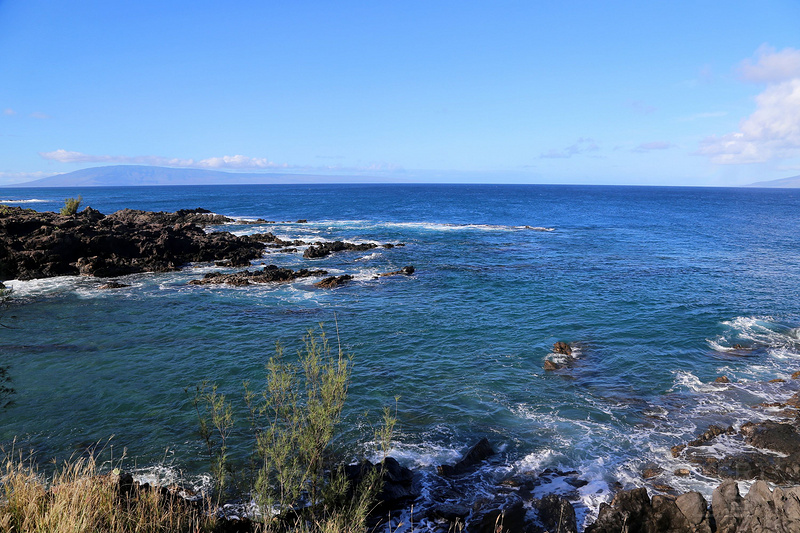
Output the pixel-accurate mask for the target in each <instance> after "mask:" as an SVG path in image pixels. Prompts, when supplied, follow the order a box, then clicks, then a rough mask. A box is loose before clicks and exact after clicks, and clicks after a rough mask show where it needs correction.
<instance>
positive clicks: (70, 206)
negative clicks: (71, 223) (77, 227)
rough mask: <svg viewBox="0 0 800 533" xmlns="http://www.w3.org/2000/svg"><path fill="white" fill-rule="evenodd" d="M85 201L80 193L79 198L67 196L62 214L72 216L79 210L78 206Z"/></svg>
mask: <svg viewBox="0 0 800 533" xmlns="http://www.w3.org/2000/svg"><path fill="white" fill-rule="evenodd" d="M81 202H83V196H81V195H78V197H77V198H67V199H66V200H64V207H62V208H61V214H62V215H64V216H65V217H71V216H72V215H74V214H75V213H77V212H78V208H79V207H80V205H81Z"/></svg>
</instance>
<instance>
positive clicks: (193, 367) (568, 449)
mask: <svg viewBox="0 0 800 533" xmlns="http://www.w3.org/2000/svg"><path fill="white" fill-rule="evenodd" d="M77 194H82V195H83V198H84V203H85V204H86V205H90V206H92V207H94V208H96V209H99V210H100V211H102V212H104V213H111V212H113V211H115V210H117V209H122V208H124V207H131V208H136V209H147V210H166V211H174V210H176V209H181V208H194V207H204V208H207V209H210V210H212V211H214V212H216V213H221V214H224V215H227V216H231V217H247V218H258V217H261V218H264V219H267V220H276V221H283V220H286V221H294V220H297V219H301V218H303V219H308V221H309V222H308V223H307V224H298V223H294V222H285V223H283V222H279V223H274V224H261V225H251V226H226V227H224V228H213V229H215V230H220V229H224V230H229V231H233V232H235V233H238V234H245V233H255V232H264V231H271V232H273V233H275V234H276V235H278V236H281V237H284V238H287V239H296V238H299V239H303V240H306V241H309V240H311V241H316V240H337V239H338V240H349V241H355V242H376V243H387V242H389V243H401V242H402V243H405V244H406V246H404V247H396V248H393V249H376V250H373V251H371V252H343V253H339V254H334V255H332V256H329V257H328V258H324V259H319V260H306V259H303V257H302V250H301V252H300V253H297V254H280V253H271V254H267V255H265V257H264V259H263V261H264V262H266V263H274V264H277V265H279V266H287V267H291V268H302V267H313V268H324V269H326V270H329V271H330V272H331V273H334V274H340V273H348V274H352V275H354V276H355V277H356V281H355V282H354V283H352V284H350V285H347V286H343V287H341V288H338V289H335V290H320V289H316V288H314V287H313V285H312V283H313V280H304V281H298V282H296V283H292V284H288V285H277V286H250V287H242V288H232V287H216V286H190V285H187V282H188V281H189V280H192V279H196V278H199V277H202V275H203V274H204V273H206V272H209V271H213V270H225V269H220V268H217V267H214V266H212V265H206V264H203V265H190V266H187V267H186V268H185V269H184V270H182V271H180V272H175V273H166V274H138V275H133V276H128V277H125V278H122V279H121V281H123V282H125V283H129V284H131V285H132V286H131V287H130V288H127V289H122V290H115V291H101V290H98V288H97V287H98V286H99V285H100V284H101V283H102V282H101V281H100V280H95V279H89V278H78V277H66V278H56V279H48V280H37V281H30V282H19V281H12V282H10V283H7V284H8V285H10V286H12V287H13V288H14V290H15V296H16V298H15V300H14V303H13V306H12V308H11V309H10V310H9V311H7V312H6V315H5V317H4V322H5V323H7V324H8V325H9V326H11V327H12V329H2V330H0V357H2V363H3V364H8V365H10V373H11V375H12V377H13V380H14V386H15V388H16V389H17V391H18V393H17V394H16V397H15V402H16V403H15V405H14V406H13V407H11V408H9V409H7V410H6V411H4V412H2V413H0V416H2V420H3V422H2V427H0V442H3V443H6V446H8V445H9V444H10V443H11V442H12V441H13V440H14V439H15V438H16V441H17V444H16V446H17V447H25V448H31V449H33V450H35V451H36V452H37V454H39V456H41V457H54V456H57V457H63V456H67V455H69V454H70V453H72V452H73V451H74V450H77V449H80V448H81V447H85V446H86V445H87V444H89V443H92V442H95V441H100V440H105V439H107V438H108V437H110V436H111V435H113V436H114V437H113V439H112V443H113V444H114V446H115V450H121V449H122V448H123V447H127V449H128V454H129V459H130V461H131V463H135V465H136V466H137V467H139V468H141V469H143V470H146V469H147V468H151V467H155V466H157V465H159V466H161V465H165V464H166V465H167V466H169V467H171V468H173V469H176V470H180V471H182V472H183V473H184V475H185V476H187V477H189V478H191V477H192V476H198V475H200V474H203V473H204V472H205V471H206V470H207V467H206V464H205V462H204V460H203V459H202V457H201V446H200V443H199V442H198V440H197V430H196V426H197V424H196V419H195V417H194V414H193V412H192V410H191V405H190V402H189V399H188V398H187V395H186V393H185V392H184V389H185V388H186V387H192V386H193V385H195V384H196V383H198V382H199V381H201V380H203V379H210V380H213V381H215V382H217V383H218V384H219V386H220V388H221V389H222V390H223V391H225V392H226V393H228V395H229V396H230V397H231V398H233V399H234V400H235V402H236V404H237V406H239V407H241V399H240V398H241V382H242V381H243V380H251V381H252V382H254V383H257V382H258V380H259V379H261V377H262V376H263V365H264V363H265V362H266V360H267V358H268V357H269V356H270V355H271V354H272V353H273V349H274V343H275V342H276V341H281V342H282V343H283V344H284V345H286V346H287V347H289V348H294V347H296V346H298V345H299V343H298V341H299V339H300V338H301V337H302V335H303V334H304V332H305V331H306V330H307V329H308V328H312V327H315V326H316V325H317V324H318V323H320V322H324V323H325V327H326V330H327V331H328V333H329V334H334V331H335V326H334V320H336V321H337V322H338V327H339V331H340V336H341V341H342V343H343V345H344V347H345V350H346V351H347V352H349V353H352V354H353V357H354V360H355V367H354V371H353V383H352V387H351V390H350V396H349V400H348V407H347V412H346V419H347V424H346V430H345V432H344V435H343V436H342V438H341V439H340V440H339V442H338V444H339V446H340V447H341V449H343V450H345V452H346V453H347V454H349V455H351V456H353V457H356V456H358V455H361V454H370V453H373V452H374V447H373V445H372V444H371V443H370V440H371V437H370V435H371V429H370V428H369V425H368V423H367V420H370V419H373V420H374V419H376V418H377V413H378V412H379V411H380V409H381V407H382V406H384V405H394V404H395V397H396V396H399V399H398V400H397V410H398V416H399V426H398V434H397V435H396V443H395V449H394V451H393V454H394V455H396V456H397V457H399V458H400V459H401V460H402V461H403V462H404V463H405V464H407V465H409V466H416V467H418V468H422V469H423V471H424V472H429V471H432V465H435V464H439V463H441V462H447V461H453V460H454V459H455V458H457V457H458V456H459V454H460V453H461V452H462V451H463V449H464V448H465V447H466V446H468V445H470V444H472V443H473V442H475V441H476V440H478V439H479V438H481V437H483V436H487V437H488V438H489V439H490V440H491V441H492V443H493V444H494V445H495V447H496V448H497V449H499V450H500V451H501V452H502V453H501V454H500V456H499V457H498V458H497V459H496V460H495V461H494V462H493V463H492V464H491V465H490V467H487V470H486V471H484V472H482V473H481V476H482V477H481V482H485V483H487V484H489V485H490V484H491V483H492V481H493V480H496V479H499V477H501V476H502V475H507V474H508V473H509V472H528V471H531V472H534V473H536V472H538V471H541V470H542V469H544V468H548V467H557V468H562V469H576V470H579V471H580V472H581V473H582V475H583V476H584V478H585V479H587V480H589V481H590V482H591V483H590V484H589V485H588V486H587V487H585V488H583V489H581V490H582V492H581V498H582V501H583V504H584V505H585V506H586V508H587V509H588V512H589V513H591V512H592V511H593V510H594V509H596V507H597V505H598V503H599V502H600V501H604V500H605V499H607V497H608V490H607V487H608V485H609V484H610V483H612V482H614V481H620V482H621V483H623V484H624V485H626V486H647V483H648V482H647V481H645V480H644V479H642V477H641V474H640V472H641V468H642V466H643V465H644V464H646V463H650V462H655V463H656V464H659V465H661V466H662V467H663V468H665V469H666V470H667V471H668V472H671V471H672V470H674V469H675V468H679V467H691V465H683V464H680V462H679V460H677V459H673V458H672V457H671V455H670V454H669V447H670V446H673V445H675V444H677V443H679V442H680V441H681V440H682V439H683V440H685V439H686V438H688V437H689V436H691V435H692V434H694V433H695V432H696V431H697V430H698V429H705V427H706V426H707V425H708V424H710V423H722V424H731V423H732V424H736V423H741V422H743V421H745V420H750V419H758V418H759V417H766V416H769V413H768V412H764V411H762V410H754V409H752V408H751V406H752V405H754V404H756V403H760V402H763V401H770V400H771V399H775V398H782V397H785V396H787V395H789V394H791V393H793V392H795V391H796V390H797V389H798V385H797V384H796V382H794V381H793V380H790V379H789V380H788V381H787V382H785V383H766V381H768V380H770V379H774V378H787V379H788V378H789V376H790V375H791V373H792V372H794V371H795V370H800V350H799V348H800V340H799V339H798V329H797V328H798V326H800V304H799V303H798V302H800V298H798V296H800V295H799V294H798V293H799V292H800V247H798V228H800V191H795V190H767V189H699V188H656V187H582V186H489V185H476V186H467V185H369V186H362V185H305V186H219V187H160V188H149V187H143V188H87V189H83V190H69V189H8V188H7V189H2V190H0V197H2V198H0V202H2V201H5V202H6V203H11V204H12V205H22V206H26V207H32V208H34V209H36V210H56V209H57V208H58V207H60V206H61V205H63V200H64V198H65V197H66V196H76V195H77ZM526 226H531V227H541V228H552V229H553V231H537V230H533V229H528V228H526ZM259 262H260V261H259ZM405 265H414V267H416V273H415V275H414V276H413V277H391V278H380V279H373V276H374V275H375V274H377V273H381V272H387V271H392V270H397V269H399V268H400V267H402V266H405ZM556 341H567V342H571V343H576V344H577V346H579V347H580V350H579V352H580V353H579V358H578V361H577V363H576V364H575V365H574V367H572V368H570V369H569V370H566V371H559V372H550V373H548V372H545V371H544V370H543V369H542V364H543V361H544V359H545V357H547V356H548V354H549V352H550V349H551V347H552V345H553V343H554V342H556ZM736 343H741V344H744V345H747V346H751V347H752V348H753V349H752V350H749V351H746V352H741V351H736V350H731V347H732V346H733V345H734V344H736ZM723 374H724V375H727V376H728V377H729V378H731V380H732V381H735V384H733V385H728V386H726V385H716V384H713V383H710V382H711V381H713V380H714V378H716V377H717V376H719V375H723ZM365 413H368V415H366V416H365ZM240 420H241V427H242V428H245V427H246V425H247V424H246V421H245V419H244V414H243V413H242V416H241V418H240ZM238 437H241V438H242V439H244V438H245V435H244V431H242V434H241V435H237V438H238ZM242 442H244V441H242ZM240 450H241V451H240V452H239V453H240V456H241V457H243V456H244V454H245V451H244V450H245V446H241V448H240ZM116 453H117V452H116V451H115V454H116ZM430 476H432V474H430ZM665 482H668V483H670V484H672V486H674V487H676V488H678V489H689V488H692V489H698V490H701V491H704V492H706V493H708V492H709V490H710V487H712V486H713V485H714V483H715V480H711V479H706V478H704V477H702V476H700V475H699V474H695V475H692V476H690V477H689V478H673V477H669V478H668V479H666V480H665ZM651 488H652V487H651Z"/></svg>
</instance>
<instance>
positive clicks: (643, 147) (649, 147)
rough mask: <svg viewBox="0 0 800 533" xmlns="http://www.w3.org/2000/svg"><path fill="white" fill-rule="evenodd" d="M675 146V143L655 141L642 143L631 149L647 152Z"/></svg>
mask: <svg viewBox="0 0 800 533" xmlns="http://www.w3.org/2000/svg"><path fill="white" fill-rule="evenodd" d="M674 146H675V145H674V144H672V143H670V142H666V141H653V142H649V143H642V144H640V145H639V146H637V147H636V148H634V149H633V150H631V151H632V152H639V153H646V152H652V151H653V150H669V149H670V148H673V147H674Z"/></svg>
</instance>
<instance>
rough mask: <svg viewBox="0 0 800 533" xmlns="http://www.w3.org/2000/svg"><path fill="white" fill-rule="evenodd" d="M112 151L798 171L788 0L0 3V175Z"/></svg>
mask: <svg viewBox="0 0 800 533" xmlns="http://www.w3.org/2000/svg"><path fill="white" fill-rule="evenodd" d="M107 164H156V165H162V166H175V167H196V168H211V169H219V170H231V171H248V172H296V173H313V174H330V175H331V176H336V175H337V174H350V175H353V174H357V175H365V176H376V177H381V176H393V177H398V176H399V177H407V178H408V179H413V180H421V181H468V182H474V181H480V182H498V183H508V182H524V183H597V184H600V183H604V184H642V185H662V184H673V185H741V184H747V183H751V182H754V181H760V180H769V179H777V178H783V177H788V176H793V175H797V174H800V2H797V1H796V0H786V1H769V0H766V1H762V2H750V1H748V2H736V1H732V2H725V3H721V2H710V1H697V0H695V1H692V2H681V1H675V2H641V1H637V2H624V1H613V0H612V1H608V2H589V1H586V2H570V1H565V2H533V1H527V2H523V1H502V0H499V1H493V2H469V1H459V2H444V1H434V2H430V1H429V2H416V1H406V2H382V1H377V2H363V1H362V2H348V1H339V2H305V1H296V2H272V1H252V2H249V1H239V2H210V1H202V0H199V1H198V0H195V1H192V2H188V1H187V2H184V1H167V2H164V1H160V2H151V1H146V0H140V1H137V2H108V1H105V2H103V1H99V0H98V1H94V2H87V1H81V0H74V1H70V2H64V1H58V2H56V1H44V0H0V184H9V183H14V182H20V181H26V180H30V179H35V178H37V177H43V176H46V175H49V174H55V173H61V172H69V171H72V170H76V169H79V168H84V167H89V166H98V165H107ZM332 179H335V177H334V178H332Z"/></svg>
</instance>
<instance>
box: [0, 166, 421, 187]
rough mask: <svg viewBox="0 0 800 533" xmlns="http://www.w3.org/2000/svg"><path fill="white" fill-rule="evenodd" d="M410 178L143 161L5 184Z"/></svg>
mask: <svg viewBox="0 0 800 533" xmlns="http://www.w3.org/2000/svg"><path fill="white" fill-rule="evenodd" d="M408 181H410V180H409V179H407V178H402V177H400V178H387V177H376V176H342V175H335V176H331V175H316V174H291V173H284V174H278V173H275V174H266V173H249V174H245V173H238V172H222V171H219V170H204V169H193V168H167V167H154V166H144V165H111V166H103V167H91V168H84V169H81V170H76V171H74V172H68V173H66V174H57V175H55V176H49V177H47V178H41V179H37V180H34V181H28V182H24V183H15V184H13V185H6V187H131V186H137V185H139V186H148V185H150V186H152V185H262V184H291V183H333V182H335V183H377V182H383V183H398V182H400V183H402V182H408Z"/></svg>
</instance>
